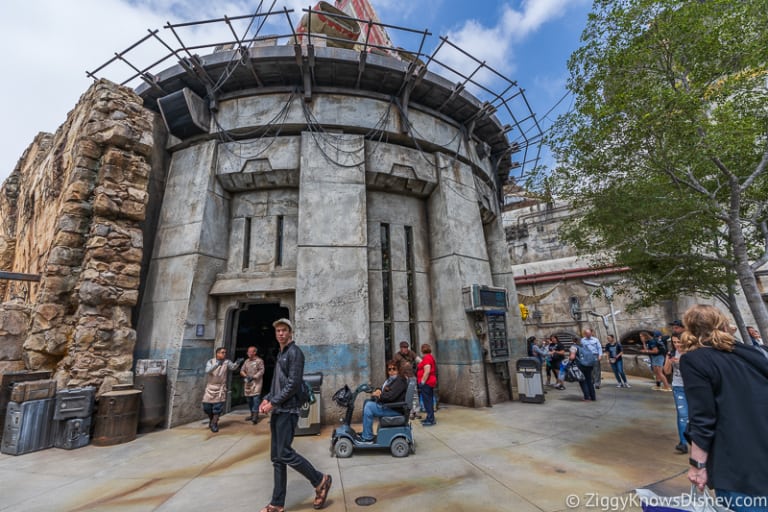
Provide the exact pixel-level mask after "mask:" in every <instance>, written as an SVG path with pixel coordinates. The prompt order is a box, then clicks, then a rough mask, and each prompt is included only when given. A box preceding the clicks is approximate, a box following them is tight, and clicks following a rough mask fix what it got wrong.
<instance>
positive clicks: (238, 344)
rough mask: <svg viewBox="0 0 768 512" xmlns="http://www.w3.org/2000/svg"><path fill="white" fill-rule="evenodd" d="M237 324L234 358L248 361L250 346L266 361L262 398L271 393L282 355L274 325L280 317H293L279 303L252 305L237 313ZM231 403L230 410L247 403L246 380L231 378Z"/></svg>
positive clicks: (234, 376)
mask: <svg viewBox="0 0 768 512" xmlns="http://www.w3.org/2000/svg"><path fill="white" fill-rule="evenodd" d="M233 314H234V318H233V320H234V322H235V325H236V326H237V331H236V332H235V342H234V357H235V358H238V357H242V358H243V359H245V357H246V352H247V351H248V347H250V346H251V345H253V346H255V347H256V350H257V352H258V354H259V357H261V358H262V359H263V360H264V385H263V387H262V389H261V394H262V396H264V395H266V394H267V393H269V389H270V387H271V385H272V374H273V373H274V372H275V361H276V360H277V354H278V352H280V346H279V345H278V344H277V339H276V338H275V329H274V328H273V327H272V322H274V321H275V320H277V319H278V318H290V317H289V316H288V308H284V307H281V306H280V304H250V305H248V306H247V307H244V308H243V309H239V310H236V311H234V313H233ZM230 389H231V390H232V402H231V404H230V407H233V408H234V407H235V406H237V405H240V404H244V403H246V400H245V397H244V396H243V381H242V379H241V378H240V376H239V375H233V377H232V386H231V387H230Z"/></svg>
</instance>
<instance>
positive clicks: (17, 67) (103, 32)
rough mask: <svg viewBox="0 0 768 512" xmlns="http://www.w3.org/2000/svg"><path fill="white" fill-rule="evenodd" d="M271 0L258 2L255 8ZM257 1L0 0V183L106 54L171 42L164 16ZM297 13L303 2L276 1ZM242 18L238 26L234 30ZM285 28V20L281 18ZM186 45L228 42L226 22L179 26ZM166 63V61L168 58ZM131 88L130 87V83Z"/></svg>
mask: <svg viewBox="0 0 768 512" xmlns="http://www.w3.org/2000/svg"><path fill="white" fill-rule="evenodd" d="M271 3H272V2H271V0H269V1H267V0H265V1H264V3H263V7H262V9H263V10H266V9H267V8H269V5H270V4H271ZM258 5H259V3H258V2H257V1H253V0H252V1H246V0H242V1H230V2H207V1H203V0H195V1H191V2H190V1H183V2H182V1H178V2H167V1H162V0H134V1H128V0H77V1H67V2H64V1H60V0H25V1H23V2H21V1H12V2H4V3H3V15H2V16H1V17H0V48H3V52H2V54H0V65H2V67H3V70H4V77H3V80H1V81H0V97H2V98H3V100H4V101H2V102H1V103H0V118H2V120H3V123H4V125H5V129H4V130H3V144H2V146H1V147H0V184H1V183H2V182H3V181H4V180H5V179H6V178H7V177H8V175H9V174H10V173H11V171H13V168H14V167H15V166H16V163H17V162H18V159H19V158H21V155H22V153H23V152H24V150H25V149H26V148H27V146H29V144H30V143H31V142H32V140H33V139H34V137H35V135H36V134H37V133H38V132H41V131H46V132H54V131H56V129H57V128H58V127H59V126H60V125H61V124H62V123H63V122H64V121H65V120H66V116H67V113H68V112H69V111H70V110H71V109H72V108H74V106H75V104H76V103H77V101H78V98H79V97H80V96H81V95H82V94H83V93H84V92H85V91H86V89H87V88H88V87H89V86H90V84H91V83H92V79H90V78H88V77H87V76H86V74H85V72H86V71H93V70H94V69H95V68H97V67H98V66H99V65H101V64H103V63H105V62H106V61H107V60H109V59H111V58H112V57H113V56H114V54H115V52H121V51H123V50H124V49H126V48H128V47H129V46H131V45H132V44H134V43H135V42H137V41H138V40H139V39H141V38H142V37H144V36H146V35H147V34H148V32H147V30H148V29H160V33H159V35H160V36H161V37H162V38H163V39H164V40H166V41H167V42H168V43H169V44H170V45H171V46H172V47H178V43H177V41H176V40H175V38H174V37H173V34H172V33H171V32H170V31H169V30H167V29H163V26H164V25H165V24H166V23H167V22H169V21H171V22H173V23H179V22H183V21H199V20H205V19H210V18H221V17H223V16H224V15H225V14H226V15H228V16H236V15H244V14H251V13H253V12H254V11H255V9H256V8H257V7H258ZM283 5H285V6H287V7H288V8H289V9H290V8H294V9H296V10H297V11H298V14H294V16H297V17H298V16H300V14H301V13H300V10H301V9H302V8H306V7H307V5H308V2H307V1H306V0H288V1H281V2H278V3H277V4H276V9H280V10H282V6H283ZM247 23H248V22H247V21H244V22H241V23H239V25H238V27H237V30H238V33H242V32H243V31H244V30H245V27H246V25H247ZM282 25H283V26H285V23H282ZM179 33H180V35H181V36H182V39H183V40H184V42H185V43H186V44H195V43H197V42H199V41H202V40H205V41H206V42H210V41H216V40H229V39H231V38H232V34H231V32H230V30H229V29H228V28H227V26H226V24H224V23H218V24H210V25H202V26H200V27H198V28H197V29H192V28H184V29H179ZM167 53H168V50H167V49H165V48H164V47H163V46H162V45H161V44H160V43H159V42H157V41H154V40H149V41H147V42H146V43H144V44H142V45H141V46H139V47H138V48H136V49H135V50H132V51H131V52H130V53H128V55H127V57H128V59H129V60H130V61H131V62H132V63H134V64H135V65H139V66H141V65H144V66H146V65H149V64H150V63H152V62H154V61H155V60H157V59H159V58H160V57H161V56H164V55H166V54H167ZM167 62H168V65H169V66H170V65H171V64H174V63H175V62H176V59H174V58H171V59H169V60H168V61H167ZM131 74H133V70H131V69H130V68H129V67H127V66H126V65H123V64H120V63H116V64H113V65H110V66H109V67H108V68H106V69H104V70H103V71H101V72H99V73H97V76H99V77H104V78H109V79H110V80H113V81H117V82H119V81H122V80H124V79H126V78H128V77H129V76H130V75H131ZM131 85H135V84H134V83H131Z"/></svg>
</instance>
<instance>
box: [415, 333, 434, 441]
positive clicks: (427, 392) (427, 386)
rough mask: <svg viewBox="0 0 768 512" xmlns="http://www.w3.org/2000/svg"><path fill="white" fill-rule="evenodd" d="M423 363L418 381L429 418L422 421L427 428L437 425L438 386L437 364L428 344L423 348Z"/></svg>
mask: <svg viewBox="0 0 768 512" xmlns="http://www.w3.org/2000/svg"><path fill="white" fill-rule="evenodd" d="M421 354H422V358H421V362H420V363H419V366H418V368H417V371H416V380H417V382H418V383H419V393H420V394H421V400H422V401H423V402H424V410H425V411H426V413H427V417H426V418H424V419H423V420H422V421H421V424H422V425H424V426H425V427H431V426H432V425H434V424H435V406H434V396H435V386H437V363H436V362H435V358H434V357H433V356H432V347H431V346H430V345H429V344H428V343H424V344H423V345H422V346H421Z"/></svg>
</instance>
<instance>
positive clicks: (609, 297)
mask: <svg viewBox="0 0 768 512" xmlns="http://www.w3.org/2000/svg"><path fill="white" fill-rule="evenodd" d="M581 282H582V283H584V284H585V285H587V286H591V287H592V288H600V289H601V290H602V291H603V297H605V300H606V302H608V309H609V310H610V314H609V315H608V316H610V317H611V324H612V325H613V335H614V336H617V337H618V335H619V329H618V328H617V327H616V315H617V314H618V313H620V311H614V310H613V286H611V285H605V284H603V283H596V282H594V281H587V280H586V279H583V280H582V281H581ZM595 316H602V315H597V314H595ZM603 325H605V330H606V331H607V330H608V326H607V325H606V321H605V317H603Z"/></svg>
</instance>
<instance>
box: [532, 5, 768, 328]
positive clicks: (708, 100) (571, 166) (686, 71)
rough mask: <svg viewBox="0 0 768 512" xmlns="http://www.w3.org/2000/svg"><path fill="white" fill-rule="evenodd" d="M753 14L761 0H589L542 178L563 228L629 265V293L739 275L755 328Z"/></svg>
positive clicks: (762, 198)
mask: <svg viewBox="0 0 768 512" xmlns="http://www.w3.org/2000/svg"><path fill="white" fill-rule="evenodd" d="M765 27H768V0H743V1H737V2H734V1H733V0H687V1H683V0H596V1H595V3H594V7H593V12H592V13H591V15H590V17H589V21H588V24H587V27H586V29H585V31H584V34H583V36H582V46H581V47H580V48H579V49H578V50H577V51H576V52H575V53H574V54H573V55H572V56H571V59H570V61H569V69H570V73H571V78H570V81H569V88H570V89H571V91H572V92H573V93H574V97H575V100H574V108H573V109H572V110H571V112H569V113H568V114H566V115H564V116H561V117H560V118H559V119H558V121H557V123H556V124H555V127H554V129H553V133H552V135H551V137H550V140H549V142H550V145H551V146H552V148H553V150H554V151H555V154H556V155H557V157H558V161H559V162H561V165H560V166H559V167H558V168H557V169H556V170H555V171H554V172H552V174H550V175H549V177H548V178H547V179H546V183H545V186H546V188H547V189H548V190H551V191H552V193H553V194H554V195H555V196H557V197H558V199H565V200H567V201H570V202H571V203H572V204H573V205H574V207H575V208H576V209H577V210H578V211H579V212H580V213H581V214H582V215H579V216H576V217H574V219H573V221H572V222H570V223H569V224H568V225H567V227H566V229H565V230H564V233H563V234H564V237H565V238H566V239H567V240H570V241H571V242H573V243H574V244H575V245H576V246H577V248H579V250H580V252H582V253H589V254H603V255H607V256H605V257H606V258H607V259H609V260H610V263H612V264H620V265H628V266H631V267H632V268H633V270H634V271H633V272H632V275H631V279H632V281H633V282H632V284H633V285H634V286H635V287H637V288H638V289H639V290H640V292H641V296H640V299H639V300H640V301H641V302H643V301H646V302H647V301H652V300H656V299H659V298H662V297H672V296H675V295H677V294H688V293H699V294H707V295H715V296H720V297H727V296H728V295H729V294H728V290H729V288H731V289H732V288H733V286H734V284H737V285H738V286H739V287H740V288H741V290H742V291H743V293H744V296H745V297H746V299H747V302H748V304H749V306H750V309H751V310H752V314H753V316H754V317H755V320H756V322H757V323H758V325H759V326H760V328H761V330H762V331H763V332H764V333H765V332H766V331H767V330H768V311H767V310H766V307H765V303H764V301H763V300H762V298H761V297H760V293H759V290H758V288H757V281H756V278H755V274H754V270H755V269H756V268H758V267H760V266H761V265H763V264H765V263H766V262H768V204H767V203H766V198H767V197H768V170H767V169H766V166H767V165H768V67H767V64H768V53H766V48H768V30H766V29H765ZM730 295H732V294H730Z"/></svg>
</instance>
